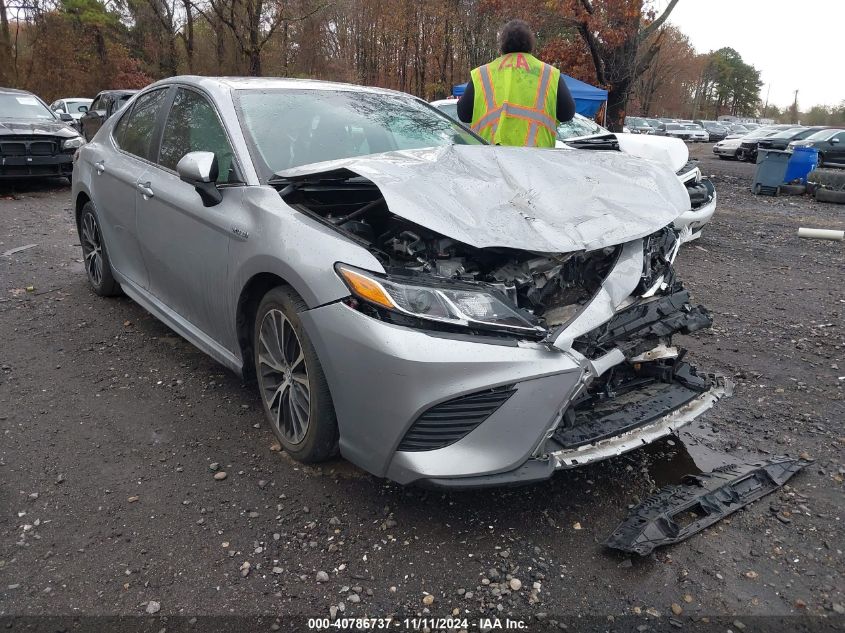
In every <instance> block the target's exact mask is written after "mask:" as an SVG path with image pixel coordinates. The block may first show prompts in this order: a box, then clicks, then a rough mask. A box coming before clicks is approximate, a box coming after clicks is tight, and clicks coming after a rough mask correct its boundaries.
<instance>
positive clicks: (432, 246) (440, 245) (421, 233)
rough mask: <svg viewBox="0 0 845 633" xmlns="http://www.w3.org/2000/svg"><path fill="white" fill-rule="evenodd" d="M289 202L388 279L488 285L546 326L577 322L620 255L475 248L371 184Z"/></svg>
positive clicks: (302, 190) (290, 190) (298, 195)
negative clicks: (357, 247) (401, 213)
mask: <svg viewBox="0 0 845 633" xmlns="http://www.w3.org/2000/svg"><path fill="white" fill-rule="evenodd" d="M282 196H283V197H284V199H285V201H286V202H287V203H288V204H289V205H291V206H292V207H293V208H296V209H299V210H300V211H303V212H304V213H307V214H308V215H310V216H311V217H315V218H317V219H319V220H320V221H322V222H324V223H326V224H329V225H330V226H332V227H334V228H336V229H337V230H339V231H341V232H343V233H346V234H347V235H348V236H350V237H352V238H353V239H355V240H356V241H358V242H360V243H361V244H362V245H363V246H365V247H366V248H367V249H368V250H369V251H370V252H371V253H372V254H373V255H375V257H376V258H377V259H378V260H379V261H380V263H381V264H382V266H383V267H384V269H385V271H386V272H387V273H388V275H390V276H396V277H413V278H415V281H417V282H420V281H423V280H424V279H425V278H428V279H429V280H431V281H436V282H437V283H440V284H442V283H454V284H456V285H467V286H468V287H469V286H473V287H484V288H485V289H486V290H488V291H493V292H495V293H497V294H498V295H499V296H500V297H501V298H503V299H505V300H507V301H508V302H509V303H510V304H512V305H514V306H515V307H517V308H519V309H520V310H522V311H524V312H525V313H526V315H527V316H529V317H530V319H531V320H532V321H533V322H534V323H536V324H537V325H538V326H540V327H543V328H550V327H554V326H558V325H561V324H563V323H566V322H567V321H569V320H570V319H571V318H572V317H573V316H574V315H575V314H576V313H577V312H578V310H579V308H580V307H581V306H583V305H584V304H585V303H587V302H588V301H589V300H590V299H591V298H592V297H593V296H594V295H595V293H596V291H597V290H598V288H599V287H600V286H601V283H602V281H603V280H604V278H605V276H606V275H607V273H608V271H609V270H610V268H611V267H612V266H613V264H614V262H615V261H616V257H617V256H618V252H619V247H607V248H603V249H599V250H596V251H591V252H588V253H584V252H577V253H564V254H559V255H548V254H540V253H536V254H535V253H529V252H525V251H519V250H513V249H506V248H484V249H479V248H474V247H471V246H468V245H466V244H463V243H461V242H458V241H456V240H453V239H451V238H448V237H444V236H442V235H439V234H437V233H435V232H433V231H431V230H429V229H427V228H425V227H422V226H419V225H417V224H414V223H412V222H409V221H408V220H405V219H403V218H400V217H398V216H396V215H394V214H392V213H391V212H390V211H389V209H388V208H387V206H386V204H385V201H384V199H383V198H382V197H381V196H380V194H379V192H378V190H377V189H376V188H375V187H374V186H373V185H372V184H369V186H368V183H367V181H366V180H365V179H361V182H360V183H351V182H349V181H345V182H344V183H343V184H337V185H336V186H333V185H331V184H328V183H320V184H319V185H299V186H297V187H295V188H294V187H292V186H289V187H287V188H285V189H284V190H283V191H282ZM666 233H667V234H669V235H672V236H674V233H673V232H672V231H671V230H668V229H667V230H666ZM672 243H673V244H674V241H673V242H672Z"/></svg>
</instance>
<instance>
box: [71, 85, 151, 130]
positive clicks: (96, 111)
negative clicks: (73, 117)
mask: <svg viewBox="0 0 845 633" xmlns="http://www.w3.org/2000/svg"><path fill="white" fill-rule="evenodd" d="M136 92H138V91H137V90H103V91H102V92H101V93H99V94H98V95H97V96H96V97H94V101H93V102H92V103H91V105H90V106H89V108H88V111H87V112H86V113H85V114H83V115H82V116H81V117H80V119H79V130H80V131H81V132H82V135H83V136H84V137H85V140H86V141H90V140H91V139H92V138H94V135H95V134H96V133H97V130H99V129H100V127H101V126H102V125H103V123H104V122H105V121H106V120H107V119H108V118H109V117H110V116H111V115H113V114H114V113H115V112H117V111H118V110H120V108H122V107H123V106H124V105H126V102H127V101H129V100H130V99H131V98H132V96H133V95H134V94H135V93H136Z"/></svg>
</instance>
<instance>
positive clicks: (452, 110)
mask: <svg viewBox="0 0 845 633" xmlns="http://www.w3.org/2000/svg"><path fill="white" fill-rule="evenodd" d="M431 105H433V106H434V107H435V108H437V109H438V110H440V111H442V112H445V113H446V114H447V115H449V117H450V118H451V119H453V120H455V121H457V122H458V123H461V124H463V122H462V121H461V120H460V119H459V118H458V100H457V99H438V100H437V101H432V102H431Z"/></svg>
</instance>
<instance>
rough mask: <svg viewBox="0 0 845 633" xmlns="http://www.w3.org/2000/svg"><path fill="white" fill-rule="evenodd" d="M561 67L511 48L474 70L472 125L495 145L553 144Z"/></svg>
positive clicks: (547, 145) (550, 145) (537, 145)
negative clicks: (512, 50) (505, 53)
mask: <svg viewBox="0 0 845 633" xmlns="http://www.w3.org/2000/svg"><path fill="white" fill-rule="evenodd" d="M559 80H560V71H559V70H558V69H557V68H555V67H554V66H551V65H550V64H545V63H543V62H541V61H540V60H539V59H537V58H536V57H534V56H533V55H531V54H529V53H508V54H507V55H502V56H501V57H499V58H498V59H494V60H493V61H492V62H490V63H489V64H486V65H484V66H480V67H478V68H476V69H475V70H473V71H472V85H473V89H474V91H475V101H474V102H473V108H472V129H473V130H474V131H475V132H476V133H478V134H479V135H480V136H482V137H483V138H485V139H486V140H487V141H489V142H491V143H493V144H494V145H517V146H521V147H554V146H555V136H556V134H555V133H556V130H557V123H558V121H557V116H556V114H557V86H558V81H559Z"/></svg>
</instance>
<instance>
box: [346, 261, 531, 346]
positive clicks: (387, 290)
mask: <svg viewBox="0 0 845 633" xmlns="http://www.w3.org/2000/svg"><path fill="white" fill-rule="evenodd" d="M336 269H337V273H338V275H340V278H341V279H343V281H344V282H345V283H346V285H347V286H348V287H349V290H351V291H352V294H353V295H354V296H355V297H356V298H358V299H361V300H363V301H366V302H367V303H370V304H372V305H375V306H378V307H379V308H382V309H385V310H389V311H391V312H398V313H400V314H404V315H406V316H410V317H416V318H418V319H424V320H426V321H437V322H439V323H447V324H450V325H456V326H463V327H477V328H488V329H499V330H509V331H513V332H523V333H533V334H540V333H544V332H545V330H544V329H543V328H542V327H540V326H538V325H535V324H534V323H532V322H531V321H530V320H529V318H528V315H527V314H521V313H520V312H518V311H517V310H515V309H514V308H512V307H510V306H509V305H507V304H506V303H505V302H504V301H502V300H500V299H499V298H498V297H497V296H496V295H495V294H493V292H488V291H486V290H484V289H480V288H479V289H476V288H472V287H469V285H468V284H461V283H456V284H455V287H453V288H452V287H449V286H448V285H445V284H443V285H427V284H425V283H424V282H422V283H410V282H406V281H405V280H401V281H400V280H397V279H396V278H395V277H391V278H388V277H385V276H383V275H377V274H376V273H372V272H369V271H365V270H361V269H359V268H352V267H351V266H347V265H345V264H338V265H337V266H336Z"/></svg>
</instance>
